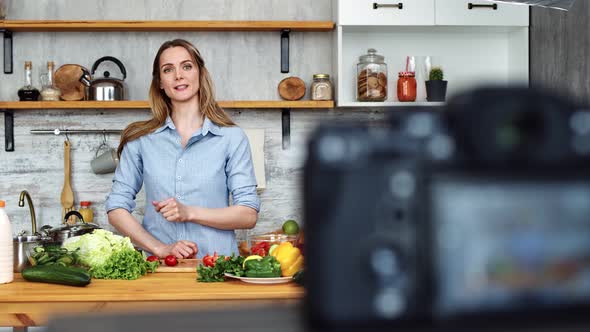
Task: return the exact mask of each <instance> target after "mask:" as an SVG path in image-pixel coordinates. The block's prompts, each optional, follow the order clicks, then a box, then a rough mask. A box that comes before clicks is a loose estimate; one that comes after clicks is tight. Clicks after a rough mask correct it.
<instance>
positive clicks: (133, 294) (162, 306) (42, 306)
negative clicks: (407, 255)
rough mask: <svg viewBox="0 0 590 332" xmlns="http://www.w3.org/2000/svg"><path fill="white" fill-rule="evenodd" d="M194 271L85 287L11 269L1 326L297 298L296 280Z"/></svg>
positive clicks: (1, 292)
mask: <svg viewBox="0 0 590 332" xmlns="http://www.w3.org/2000/svg"><path fill="white" fill-rule="evenodd" d="M196 277H197V275H196V272H195V273H153V274H148V275H146V276H143V277H141V278H139V279H137V280H132V281H129V280H97V279H92V282H91V283H90V285H88V286H86V287H71V286H62V285H55V284H45V283H33V282H27V281H25V280H24V279H22V277H21V275H20V274H15V280H14V282H12V283H10V284H5V285H0V326H14V327H27V326H42V325H46V324H47V320H48V319H50V318H53V317H57V316H64V315H80V314H85V313H91V314H94V313H119V314H120V313H125V312H129V313H131V312H134V313H140V312H146V313H147V312H164V311H170V312H175V311H190V310H198V309H205V308H209V309H212V308H217V309H221V308H230V307H231V308H236V307H238V308H239V307H240V306H248V307H251V306H252V305H269V304H272V305H290V304H296V303H300V302H301V300H302V298H303V295H304V289H303V288H302V287H300V286H298V285H296V284H295V283H288V284H278V285H256V284H247V283H243V282H241V281H226V282H220V283H202V282H197V281H196Z"/></svg>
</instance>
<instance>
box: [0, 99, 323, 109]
mask: <svg viewBox="0 0 590 332" xmlns="http://www.w3.org/2000/svg"><path fill="white" fill-rule="evenodd" d="M219 106H221V107H222V108H246V109H248V108H255V109H282V108H290V109H293V108H334V101H332V100H325V101H315V100H300V101H284V100H230V101H220V102H219ZM149 108H150V106H149V103H148V102H147V101H146V100H124V101H0V109H11V110H38V109H149Z"/></svg>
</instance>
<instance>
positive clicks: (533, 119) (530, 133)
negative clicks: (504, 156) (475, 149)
mask: <svg viewBox="0 0 590 332" xmlns="http://www.w3.org/2000/svg"><path fill="white" fill-rule="evenodd" d="M546 131H547V128H546V125H545V120H544V118H543V117H542V116H541V115H540V114H539V113H535V112H531V111H527V112H523V113H518V112H516V113H515V114H514V115H508V118H507V119H503V120H502V119H500V123H499V125H498V127H497V128H496V133H495V135H494V138H495V144H496V145H497V146H498V148H499V149H500V150H502V151H505V152H517V153H520V152H523V151H527V150H529V149H530V148H531V147H533V146H534V145H535V144H538V143H539V142H541V141H542V140H543V135H544V133H545V132H546Z"/></svg>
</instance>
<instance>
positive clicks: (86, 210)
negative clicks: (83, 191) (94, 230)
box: [78, 201, 94, 222]
mask: <svg viewBox="0 0 590 332" xmlns="http://www.w3.org/2000/svg"><path fill="white" fill-rule="evenodd" d="M90 204H91V203H90V202H89V201H82V202H80V210H78V212H80V214H81V215H82V218H84V221H85V222H92V221H93V220H94V212H93V211H92V208H91V207H90Z"/></svg>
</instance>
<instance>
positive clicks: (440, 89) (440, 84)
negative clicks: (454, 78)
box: [426, 81, 448, 101]
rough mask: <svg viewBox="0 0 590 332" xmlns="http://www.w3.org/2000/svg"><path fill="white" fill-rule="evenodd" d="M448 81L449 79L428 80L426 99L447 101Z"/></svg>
mask: <svg viewBox="0 0 590 332" xmlns="http://www.w3.org/2000/svg"><path fill="white" fill-rule="evenodd" d="M447 83H448V82H447V81H426V100H428V101H445V99H446V96H447Z"/></svg>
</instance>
